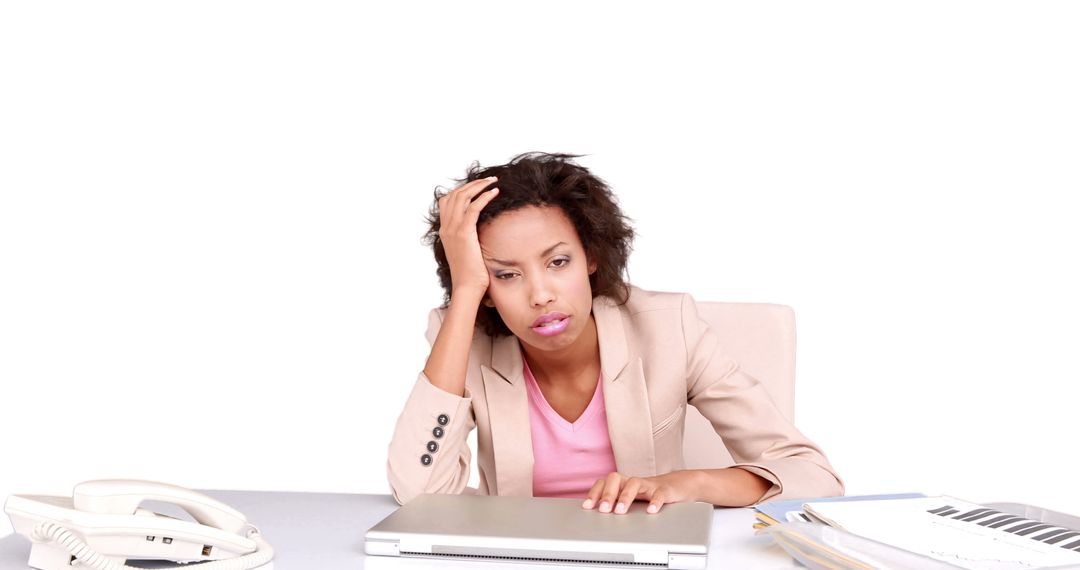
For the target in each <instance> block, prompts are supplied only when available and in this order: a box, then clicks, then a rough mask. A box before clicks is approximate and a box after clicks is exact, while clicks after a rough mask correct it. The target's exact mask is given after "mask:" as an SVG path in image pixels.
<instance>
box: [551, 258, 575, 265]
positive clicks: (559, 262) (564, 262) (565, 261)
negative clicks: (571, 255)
mask: <svg viewBox="0 0 1080 570" xmlns="http://www.w3.org/2000/svg"><path fill="white" fill-rule="evenodd" d="M569 263H570V260H569V259H567V258H565V257H560V258H559V259H556V260H555V261H552V262H551V264H552V265H554V266H555V267H566V266H567V264H569Z"/></svg>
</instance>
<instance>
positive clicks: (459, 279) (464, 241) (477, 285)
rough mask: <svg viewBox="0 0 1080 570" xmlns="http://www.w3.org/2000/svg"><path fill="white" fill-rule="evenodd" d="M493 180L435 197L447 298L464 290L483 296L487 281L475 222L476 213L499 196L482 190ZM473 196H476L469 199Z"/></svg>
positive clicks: (483, 180)
mask: <svg viewBox="0 0 1080 570" xmlns="http://www.w3.org/2000/svg"><path fill="white" fill-rule="evenodd" d="M495 180H496V177H494V176H492V177H489V178H481V179H479V180H473V181H472V182H469V183H467V184H463V185H461V186H459V187H457V188H455V189H454V190H451V191H450V192H448V193H447V194H446V195H445V196H443V197H442V198H439V240H440V241H442V245H443V250H444V251H445V252H446V261H447V263H448V264H449V265H450V281H451V283H452V289H451V296H453V295H454V294H457V293H458V292H460V291H464V290H473V291H475V292H476V293H478V294H480V295H481V296H483V294H484V293H485V292H486V291H487V288H488V284H489V283H490V281H489V277H488V270H487V266H486V265H485V264H484V256H483V254H481V253H480V238H479V237H478V234H477V231H476V220H477V219H479V217H480V210H483V209H484V206H487V205H488V203H489V202H491V201H492V200H494V199H495V196H496V195H497V194H498V193H499V189H498V188H492V189H491V190H488V191H484V188H485V187H486V186H487V185H488V184H491V183H492V182H494V181H495ZM481 192H483V194H481ZM477 195H480V196H479V197H478V198H476V199H475V200H473V198H474V197H476V196H477Z"/></svg>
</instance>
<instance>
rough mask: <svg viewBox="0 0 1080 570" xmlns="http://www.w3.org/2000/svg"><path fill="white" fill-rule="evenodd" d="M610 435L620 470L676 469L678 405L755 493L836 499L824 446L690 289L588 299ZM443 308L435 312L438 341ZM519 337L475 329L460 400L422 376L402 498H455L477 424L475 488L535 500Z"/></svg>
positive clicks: (400, 479) (398, 432)
mask: <svg viewBox="0 0 1080 570" xmlns="http://www.w3.org/2000/svg"><path fill="white" fill-rule="evenodd" d="M592 311H593V317H594V318H595V320H596V329H597V335H598V337H599V343H600V369H601V376H602V381H603V382H604V390H603V393H604V403H605V406H606V409H607V418H608V434H609V436H610V438H611V448H612V451H613V452H614V454H615V463H616V466H617V467H618V470H619V472H621V473H623V474H625V475H630V476H641V477H646V476H652V475H661V474H664V473H668V472H671V471H676V470H679V469H684V468H685V466H684V462H683V453H682V452H683V446H682V434H683V429H682V424H683V420H684V412H685V409H686V405H687V404H689V405H692V406H695V407H696V408H697V409H698V410H699V411H700V412H701V413H702V415H703V416H705V417H706V418H708V419H709V421H711V422H712V424H713V427H714V428H715V429H716V433H717V434H719V436H720V437H721V438H722V440H723V442H724V444H725V445H726V447H727V448H728V450H729V451H730V452H731V456H732V457H733V458H734V459H735V461H736V466H738V467H741V468H744V469H746V470H748V471H751V472H753V473H755V474H757V475H760V476H761V477H764V478H765V479H768V480H769V481H771V482H772V483H773V486H772V488H771V489H770V490H769V491H768V492H767V493H766V494H765V496H764V498H763V499H762V500H769V499H777V498H806V497H824V496H832V495H841V494H843V491H844V487H843V483H842V482H841V481H840V478H839V477H838V476H837V474H836V473H835V472H834V471H833V469H832V467H831V466H830V465H829V462H828V460H827V459H826V458H825V456H824V454H823V453H822V452H821V450H820V449H819V448H818V447H817V446H816V445H814V443H813V442H811V441H810V440H809V439H807V438H806V437H805V436H804V435H803V434H802V433H800V432H799V431H798V430H797V429H795V426H793V425H792V424H791V423H790V422H789V421H788V420H786V419H785V418H784V416H783V414H782V413H781V412H780V410H778V409H777V407H776V406H775V405H774V404H773V401H772V399H771V398H769V396H768V395H767V394H766V392H765V390H764V388H763V387H762V386H761V385H760V384H759V383H758V381H757V380H755V379H754V378H752V377H751V376H749V375H747V374H745V373H743V372H742V371H741V370H740V369H739V366H738V364H737V363H736V362H734V361H733V360H732V359H730V358H728V357H727V356H725V355H724V354H721V352H720V351H719V350H718V349H717V339H716V336H715V335H714V334H713V333H712V331H710V330H709V327H708V325H707V324H706V323H705V322H704V321H702V320H701V319H699V318H698V315H697V306H696V304H695V303H694V300H693V298H691V297H690V295H686V294H679V293H660V292H651V291H644V290H642V289H638V288H636V287H632V288H631V294H630V298H629V300H628V301H627V302H626V304H624V305H622V306H619V305H617V304H616V302H615V301H614V300H612V299H610V298H608V297H597V298H595V299H594V300H593V308H592ZM445 314H446V310H445V309H435V310H432V311H431V314H430V315H429V321H428V329H427V339H428V342H429V343H431V344H434V342H435V338H436V335H437V334H438V332H439V327H440V326H441V324H442V320H443V318H444V316H445ZM522 370H523V366H522V352H521V345H520V344H518V340H517V337H515V336H512V335H511V336H504V337H497V338H492V337H490V336H488V335H486V334H484V333H483V332H481V331H479V330H477V332H476V334H475V336H474V337H473V344H472V349H471V352H470V354H469V363H468V368H467V372H466V375H467V377H466V380H465V395H464V397H459V396H457V395H454V394H451V393H449V392H445V391H443V390H441V389H439V388H436V387H434V386H433V385H432V384H431V383H430V381H429V380H428V378H427V376H426V375H425V374H424V373H423V372H421V373H420V376H419V378H417V380H416V385H415V386H414V387H413V390H412V393H411V394H410V395H409V398H408V400H407V401H406V403H405V408H404V410H403V411H402V412H401V416H400V417H399V418H398V421H397V425H396V427H395V429H394V435H393V438H392V439H391V441H390V450H389V459H388V461H387V471H388V477H389V481H390V488H391V490H392V492H393V495H394V498H395V499H396V500H397V501H398V502H399V503H405V502H407V501H409V500H410V499H412V498H413V497H415V496H417V495H418V494H421V493H462V492H465V491H466V485H467V483H468V480H469V465H470V459H471V452H470V450H469V446H468V445H467V444H466V438H467V436H468V434H469V433H470V432H471V431H472V430H473V429H474V428H476V430H477V448H478V449H477V461H478V463H479V465H478V467H479V472H480V484H479V488H478V489H476V490H475V492H477V493H481V494H490V495H521V496H531V495H532V474H533V454H532V436H531V434H530V425H529V405H528V395H527V393H526V390H525V380H524V377H523V375H522Z"/></svg>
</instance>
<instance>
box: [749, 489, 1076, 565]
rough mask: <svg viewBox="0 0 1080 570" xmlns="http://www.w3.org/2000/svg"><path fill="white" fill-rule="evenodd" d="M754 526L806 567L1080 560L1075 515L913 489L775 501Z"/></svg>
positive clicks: (765, 507) (763, 508) (761, 507)
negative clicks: (921, 492)
mask: <svg viewBox="0 0 1080 570" xmlns="http://www.w3.org/2000/svg"><path fill="white" fill-rule="evenodd" d="M756 511H757V512H756V516H757V522H756V523H755V524H754V527H755V528H757V529H759V532H760V533H764V534H767V535H769V536H770V537H772V538H773V539H774V540H775V541H776V542H777V544H779V545H780V546H781V547H782V548H784V550H786V551H787V552H788V553H789V554H791V555H792V557H794V558H795V559H796V560H798V561H799V562H802V563H803V564H804V565H806V566H808V567H810V568H819V569H828V570H836V569H839V570H873V569H877V568H927V569H931V568H932V569H950V568H969V569H972V570H1021V569H1029V568H1060V569H1064V568H1073V569H1078V568H1080V518H1077V517H1072V516H1070V515H1065V514H1062V513H1056V512H1054V511H1048V510H1045V509H1039V508H1036V507H1030V506H1028V505H1020V504H1015V503H995V504H988V505H977V504H974V503H969V502H966V501H962V500H960V499H956V498H953V497H947V496H940V497H927V496H925V495H922V494H919V493H905V494H893V495H865V496H854V497H832V498H828V499H806V500H795V501H776V502H772V503H765V504H762V505H758V507H757V508H756Z"/></svg>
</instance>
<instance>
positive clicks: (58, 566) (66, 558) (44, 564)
mask: <svg viewBox="0 0 1080 570" xmlns="http://www.w3.org/2000/svg"><path fill="white" fill-rule="evenodd" d="M104 558H108V559H109V560H112V561H113V562H116V563H117V564H123V563H124V562H125V560H124V559H123V558H117V557H115V556H105V557H104ZM71 559H72V556H71V553H70V552H68V550H67V549H66V548H64V547H63V546H60V545H59V544H55V543H48V542H34V543H32V544H31V545H30V562H29V565H30V567H31V568H37V569H38V570H71V566H72V565H71V562H72V560H71Z"/></svg>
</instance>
